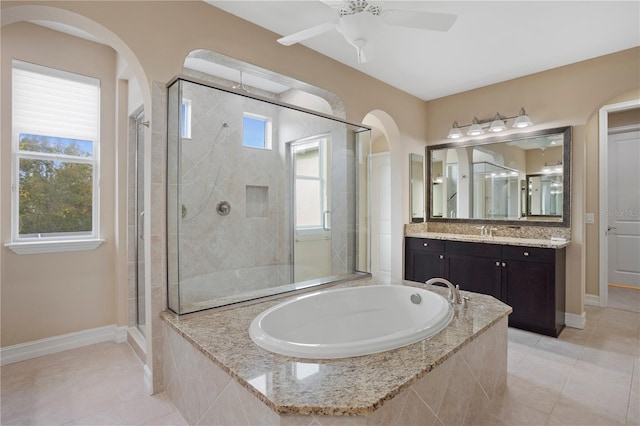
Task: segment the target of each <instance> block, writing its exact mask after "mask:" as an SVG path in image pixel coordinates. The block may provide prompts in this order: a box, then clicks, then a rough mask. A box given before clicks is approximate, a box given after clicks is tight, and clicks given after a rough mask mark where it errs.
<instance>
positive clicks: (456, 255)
mask: <svg viewBox="0 0 640 426" xmlns="http://www.w3.org/2000/svg"><path fill="white" fill-rule="evenodd" d="M445 244H446V274H445V277H446V278H447V279H448V280H449V281H451V282H452V283H454V284H457V285H459V286H460V289H462V290H466V291H473V292H474V293H482V294H489V295H491V296H493V297H495V298H496V299H500V300H502V282H501V272H502V270H501V269H500V261H501V256H500V246H497V245H494V244H482V243H466V242H459V241H447V242H446V243H445Z"/></svg>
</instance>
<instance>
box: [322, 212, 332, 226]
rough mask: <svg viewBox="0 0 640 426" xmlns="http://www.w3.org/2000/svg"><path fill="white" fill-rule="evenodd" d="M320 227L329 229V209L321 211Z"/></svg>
mask: <svg viewBox="0 0 640 426" xmlns="http://www.w3.org/2000/svg"><path fill="white" fill-rule="evenodd" d="M322 229H324V230H325V231H331V211H329V210H325V211H323V212H322Z"/></svg>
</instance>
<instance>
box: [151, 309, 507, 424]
mask: <svg viewBox="0 0 640 426" xmlns="http://www.w3.org/2000/svg"><path fill="white" fill-rule="evenodd" d="M163 327H164V333H165V337H166V339H165V340H164V342H163V343H164V346H163V352H164V353H165V358H164V360H163V368H164V377H165V380H166V386H165V390H166V392H167V394H168V395H169V396H170V397H171V398H172V400H173V402H174V403H175V405H176V407H177V408H178V410H179V411H180V413H181V414H182V415H183V416H184V418H185V419H186V420H187V422H189V424H207V425H226V424H258V423H259V424H264V425H316V426H318V425H320V426H322V425H329V424H331V425H363V426H364V425H376V424H380V425H382V424H403V425H418V424H421V425H422V424H443V425H462V424H473V421H474V419H477V418H478V416H479V415H480V414H481V413H482V412H483V411H484V409H485V408H486V407H487V406H488V405H489V404H490V403H491V401H492V400H493V399H494V398H496V397H497V396H498V395H499V394H500V393H501V392H502V391H503V390H504V388H505V387H506V384H507V318H504V319H502V320H501V321H499V322H498V323H496V324H495V325H493V326H492V327H490V328H489V329H488V330H486V331H485V332H484V333H482V334H481V335H480V336H478V337H477V338H476V339H474V340H473V341H472V342H470V343H469V344H467V345H466V346H465V347H464V348H462V349H461V350H460V351H459V352H457V353H455V354H454V355H453V356H451V357H450V358H449V359H447V360H446V361H445V362H444V363H442V364H441V365H440V366H438V367H437V368H436V369H435V370H433V371H431V372H429V373H428V374H426V375H425V376H423V377H421V378H419V379H418V380H417V381H415V382H414V383H413V384H411V385H410V386H409V387H407V388H405V389H404V390H402V391H400V393H399V394H398V395H396V396H395V397H394V398H393V399H391V400H390V401H387V402H386V403H384V404H383V405H382V406H381V407H380V408H378V409H377V410H376V411H374V412H373V414H371V415H370V416H295V415H293V416H291V415H289V416H287V415H279V414H277V413H276V412H274V411H273V410H271V409H270V408H269V407H267V406H266V405H265V404H264V403H263V402H262V401H260V400H259V399H258V398H257V397H256V396H254V395H253V394H252V393H251V392H249V391H248V390H247V389H246V388H244V387H243V386H242V385H240V384H239V383H238V382H237V381H236V380H235V379H233V378H232V377H231V376H229V375H228V374H227V373H225V372H224V371H223V370H222V369H221V368H220V367H218V366H217V365H215V364H214V363H213V362H212V361H211V360H210V359H209V358H207V357H206V356H205V355H204V354H202V353H201V352H200V351H199V350H197V349H195V348H194V347H193V345H192V344H191V343H189V342H187V341H186V340H185V339H184V338H182V336H180V335H179V334H178V333H177V332H176V331H175V330H173V329H172V328H171V327H170V326H168V325H167V324H163Z"/></svg>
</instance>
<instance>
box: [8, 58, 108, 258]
mask: <svg viewBox="0 0 640 426" xmlns="http://www.w3.org/2000/svg"><path fill="white" fill-rule="evenodd" d="M16 63H18V67H19V68H21V69H25V68H26V69H28V70H30V71H33V72H36V73H40V74H43V75H47V76H55V77H61V76H62V78H66V79H68V80H71V81H81V80H83V79H86V78H87V77H85V76H82V75H80V74H76V73H72V72H67V71H62V70H59V69H56V68H52V67H47V66H42V65H36V64H29V63H25V62H22V61H16V60H14V64H13V65H12V68H11V70H12V77H11V78H12V85H13V78H14V77H13V70H14V69H15V68H16ZM75 76H77V77H78V78H74V77H75ZM92 80H95V82H96V87H97V89H98V93H97V99H96V101H97V108H98V110H97V112H98V114H97V117H98V118H97V123H96V133H95V138H90V139H89V138H80V137H78V135H75V134H71V132H69V133H66V132H52V133H58V134H54V135H49V134H43V133H48V132H47V131H46V130H45V131H42V129H39V128H38V126H33V127H29V126H17V125H15V123H14V122H12V124H11V126H12V129H11V133H12V143H11V242H10V243H7V244H5V247H8V248H9V249H11V250H12V251H13V252H15V253H16V254H39V253H56V252H66V251H79V250H93V249H95V248H97V247H99V246H100V245H101V244H102V243H103V242H104V239H101V238H100V228H101V227H100V106H101V105H100V99H101V93H100V90H101V88H100V80H99V79H97V78H92ZM11 107H12V110H13V108H14V102H13V100H12V104H11ZM20 135H33V136H41V137H50V138H61V139H76V140H84V141H90V142H91V143H92V155H91V156H87V157H83V156H75V155H69V154H63V153H47V152H42V151H23V150H21V149H20ZM23 159H26V160H43V161H62V162H68V163H77V164H90V165H91V166H92V200H91V204H92V205H91V208H92V212H91V232H90V233H88V232H87V233H83V234H84V235H79V234H77V233H72V232H69V233H55V234H53V235H47V234H38V235H37V236H29V237H25V236H21V235H20V229H19V226H20V186H19V185H20V161H21V160H23ZM65 234H67V235H65Z"/></svg>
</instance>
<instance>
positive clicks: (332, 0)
mask: <svg viewBox="0 0 640 426" xmlns="http://www.w3.org/2000/svg"><path fill="white" fill-rule="evenodd" d="M320 1H321V2H322V3H324V4H326V5H327V6H329V7H331V8H333V9H340V8H342V7H344V4H345V1H344V0H320Z"/></svg>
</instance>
